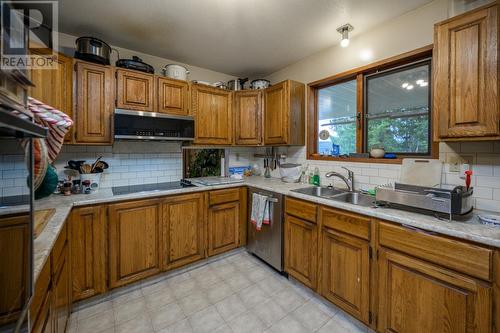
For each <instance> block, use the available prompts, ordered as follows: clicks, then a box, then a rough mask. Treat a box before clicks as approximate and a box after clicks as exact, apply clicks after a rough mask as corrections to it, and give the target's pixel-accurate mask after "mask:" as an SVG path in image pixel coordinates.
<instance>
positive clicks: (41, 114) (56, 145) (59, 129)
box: [28, 97, 73, 163]
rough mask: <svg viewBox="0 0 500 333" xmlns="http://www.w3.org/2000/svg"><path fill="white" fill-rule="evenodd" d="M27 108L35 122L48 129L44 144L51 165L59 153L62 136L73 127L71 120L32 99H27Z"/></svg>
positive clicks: (62, 140)
mask: <svg viewBox="0 0 500 333" xmlns="http://www.w3.org/2000/svg"><path fill="white" fill-rule="evenodd" d="M28 108H29V110H30V111H31V112H32V113H33V114H34V116H35V120H36V121H37V122H38V123H40V124H42V125H43V126H45V127H48V129H49V133H48V135H47V138H46V139H45V143H46V144H47V148H48V159H49V163H52V162H54V160H55V159H56V157H57V155H58V154H59V152H60V151H61V147H62V145H63V142H64V136H65V135H66V133H67V132H68V131H69V129H70V128H71V126H73V120H71V118H70V117H68V116H67V115H66V114H64V113H63V112H61V111H59V110H56V109H54V108H53V107H51V106H49V105H47V104H44V103H42V102H40V101H39V100H36V99H34V98H32V97H29V98H28Z"/></svg>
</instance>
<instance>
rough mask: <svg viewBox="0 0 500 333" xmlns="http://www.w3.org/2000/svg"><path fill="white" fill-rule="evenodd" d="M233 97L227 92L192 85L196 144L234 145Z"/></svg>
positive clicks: (201, 85)
mask: <svg viewBox="0 0 500 333" xmlns="http://www.w3.org/2000/svg"><path fill="white" fill-rule="evenodd" d="M232 96H233V94H232V93H231V92H230V91H227V90H222V89H219V88H214V87H210V86H207V85H203V84H192V85H191V107H192V111H193V114H194V116H195V121H196V125H195V143H196V144H211V145H230V144H232V142H233V117H232Z"/></svg>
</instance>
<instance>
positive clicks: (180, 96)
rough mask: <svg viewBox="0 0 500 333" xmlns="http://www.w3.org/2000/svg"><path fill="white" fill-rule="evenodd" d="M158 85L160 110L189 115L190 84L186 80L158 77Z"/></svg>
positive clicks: (158, 109) (158, 108)
mask: <svg viewBox="0 0 500 333" xmlns="http://www.w3.org/2000/svg"><path fill="white" fill-rule="evenodd" d="M157 85H158V107H157V111H158V112H161V113H167V114H173V115H179V116H187V115H189V84H188V83H187V82H186V81H181V80H174V79H167V78H164V77H158V81H157Z"/></svg>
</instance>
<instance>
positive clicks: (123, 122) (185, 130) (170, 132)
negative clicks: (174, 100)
mask: <svg viewBox="0 0 500 333" xmlns="http://www.w3.org/2000/svg"><path fill="white" fill-rule="evenodd" d="M114 129H115V140H159V141H192V140H194V119H193V117H189V116H174V115H167V114H163V113H158V112H147V111H133V110H124V109H115V112H114Z"/></svg>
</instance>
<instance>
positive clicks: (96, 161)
mask: <svg viewBox="0 0 500 333" xmlns="http://www.w3.org/2000/svg"><path fill="white" fill-rule="evenodd" d="M101 158H102V156H99V157H98V158H97V159H96V160H95V162H94V163H92V169H91V170H90V173H92V172H94V169H95V167H96V165H97V163H98V162H99V161H100V160H101Z"/></svg>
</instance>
